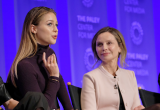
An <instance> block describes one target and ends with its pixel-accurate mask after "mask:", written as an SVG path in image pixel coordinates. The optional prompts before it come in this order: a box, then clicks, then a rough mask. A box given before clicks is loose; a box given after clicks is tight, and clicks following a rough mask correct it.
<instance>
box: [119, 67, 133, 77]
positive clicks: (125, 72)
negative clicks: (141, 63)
mask: <svg viewBox="0 0 160 110" xmlns="http://www.w3.org/2000/svg"><path fill="white" fill-rule="evenodd" d="M120 74H123V75H125V76H127V77H129V78H135V73H134V71H132V70H127V69H122V68H120Z"/></svg>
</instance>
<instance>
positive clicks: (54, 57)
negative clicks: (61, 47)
mask: <svg viewBox="0 0 160 110" xmlns="http://www.w3.org/2000/svg"><path fill="white" fill-rule="evenodd" d="M52 56H53V63H54V64H56V63H57V60H56V56H55V54H52Z"/></svg>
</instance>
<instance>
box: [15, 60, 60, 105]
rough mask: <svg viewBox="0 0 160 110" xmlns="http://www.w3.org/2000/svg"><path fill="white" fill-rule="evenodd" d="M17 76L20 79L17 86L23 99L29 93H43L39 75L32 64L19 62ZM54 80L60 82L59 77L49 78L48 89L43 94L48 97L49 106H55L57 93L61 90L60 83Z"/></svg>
mask: <svg viewBox="0 0 160 110" xmlns="http://www.w3.org/2000/svg"><path fill="white" fill-rule="evenodd" d="M17 75H18V79H17V80H16V84H17V86H18V89H19V91H20V93H21V95H22V97H24V95H25V94H26V93H27V92H28V91H33V92H42V91H41V89H40V87H39V83H38V80H37V77H38V75H37V74H36V71H35V70H34V68H33V66H32V64H30V63H29V62H23V63H20V62H19V64H18V66H17ZM52 79H57V80H59V78H57V77H53V76H52V77H49V80H48V81H47V82H46V85H47V86H46V89H45V91H43V94H44V96H45V97H46V99H47V101H48V104H49V106H52V105H53V102H54V101H55V98H56V94H57V91H58V89H59V82H58V81H56V80H52Z"/></svg>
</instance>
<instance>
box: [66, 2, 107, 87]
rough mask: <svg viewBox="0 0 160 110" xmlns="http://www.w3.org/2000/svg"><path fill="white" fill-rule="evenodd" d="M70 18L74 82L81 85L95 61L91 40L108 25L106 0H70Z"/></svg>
mask: <svg viewBox="0 0 160 110" xmlns="http://www.w3.org/2000/svg"><path fill="white" fill-rule="evenodd" d="M68 19H69V21H68V22H69V39H70V58H71V71H72V83H73V84H74V85H76V86H79V87H81V86H82V78H83V75H84V74H85V73H87V72H89V71H91V70H92V69H93V65H94V63H95V62H94V55H93V53H92V49H91V40H92V38H93V36H94V34H95V33H96V32H97V31H98V30H99V29H101V28H102V27H104V26H107V8H106V0H100V1H98V0H68ZM95 67H96V66H95Z"/></svg>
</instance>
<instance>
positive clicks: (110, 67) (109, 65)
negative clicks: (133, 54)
mask: <svg viewBox="0 0 160 110" xmlns="http://www.w3.org/2000/svg"><path fill="white" fill-rule="evenodd" d="M102 66H103V67H104V69H106V70H107V71H108V72H109V73H110V74H112V75H113V76H116V71H117V70H118V65H117V62H115V61H113V62H110V63H106V62H102Z"/></svg>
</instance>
